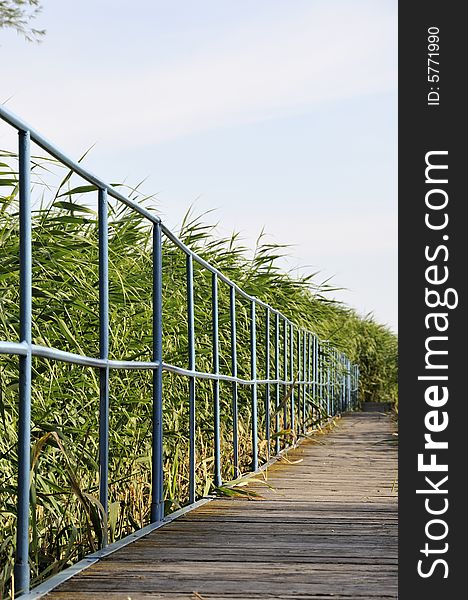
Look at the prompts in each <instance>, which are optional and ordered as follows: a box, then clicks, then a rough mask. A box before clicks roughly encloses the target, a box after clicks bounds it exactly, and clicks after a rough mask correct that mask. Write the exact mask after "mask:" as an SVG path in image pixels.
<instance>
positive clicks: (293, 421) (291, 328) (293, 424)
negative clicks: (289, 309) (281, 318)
mask: <svg viewBox="0 0 468 600" xmlns="http://www.w3.org/2000/svg"><path fill="white" fill-rule="evenodd" d="M289 361H290V371H291V382H292V383H291V386H292V387H291V430H292V431H293V432H295V431H296V414H295V397H294V379H295V377H294V375H295V374H294V326H293V324H292V323H291V324H290V325H289Z"/></svg>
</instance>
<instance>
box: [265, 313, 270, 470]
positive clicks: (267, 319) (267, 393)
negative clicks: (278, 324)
mask: <svg viewBox="0 0 468 600" xmlns="http://www.w3.org/2000/svg"><path fill="white" fill-rule="evenodd" d="M265 379H266V380H267V383H266V385H265V433H266V442H267V460H269V458H270V383H269V380H270V309H269V308H266V310H265Z"/></svg>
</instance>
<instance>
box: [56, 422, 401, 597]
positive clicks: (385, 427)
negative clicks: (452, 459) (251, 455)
mask: <svg viewBox="0 0 468 600" xmlns="http://www.w3.org/2000/svg"><path fill="white" fill-rule="evenodd" d="M392 431H393V425H392V422H391V419H390V417H388V416H384V415H380V414H375V413H355V414H353V415H349V416H345V417H344V418H343V419H342V420H341V422H340V425H339V427H338V428H336V429H335V430H334V432H333V433H331V434H329V435H326V436H318V437H317V438H316V439H317V440H318V441H319V442H320V443H311V442H306V443H303V444H302V445H301V446H300V447H299V448H297V449H296V450H294V451H293V452H290V453H289V455H288V457H289V459H290V460H294V461H298V460H299V459H302V461H301V462H297V463H295V464H287V463H286V462H281V463H279V464H276V465H275V466H273V467H271V468H270V469H269V473H268V480H269V483H270V484H271V485H272V486H273V487H274V488H275V491H273V490H269V489H267V488H265V487H259V488H258V491H260V492H261V493H262V495H263V497H264V498H265V500H264V501H249V500H244V499H242V500H240V499H220V500H215V501H212V502H210V503H208V504H205V505H204V506H202V507H200V508H198V509H196V510H195V511H193V512H191V513H189V514H187V515H186V516H184V517H182V518H180V519H178V520H176V521H174V522H172V523H170V524H168V525H167V526H165V527H163V528H162V529H160V530H159V531H155V532H153V533H151V534H149V535H148V536H147V537H145V538H142V539H141V540H139V541H137V542H135V543H133V544H130V545H129V546H127V547H125V548H123V549H121V550H119V551H117V552H115V553H114V554H112V555H110V556H109V557H107V558H105V559H103V560H101V561H100V562H98V563H96V564H95V565H93V566H91V567H89V568H88V569H86V570H85V571H83V572H82V573H81V574H80V575H78V576H76V577H74V578H73V579H71V580H69V581H67V582H65V583H64V584H63V585H62V586H60V587H59V588H57V589H56V590H55V591H53V592H51V593H50V594H49V595H48V596H47V597H46V598H48V599H49V600H98V599H99V600H100V599H103V600H128V599H129V598H131V600H143V599H145V600H149V599H156V598H167V599H169V600H179V599H180V600H182V599H185V600H188V599H191V600H200V599H203V600H220V599H221V598H231V599H233V600H234V599H236V600H241V599H242V600H249V599H250V598H252V599H258V600H264V599H266V598H282V599H290V600H293V599H295V600H298V599H302V600H305V599H308V600H313V599H319V598H320V599H322V600H323V599H324V598H327V597H332V598H333V599H334V600H340V599H344V598H346V599H348V600H349V599H351V598H356V599H359V600H370V599H371V598H372V599H375V598H379V599H383V598H396V597H397V497H396V492H395V491H394V490H393V489H392V488H393V487H394V484H395V477H396V471H397V451H396V446H395V444H394V440H395V438H394V437H392ZM395 485H396V484H395ZM256 489H257V488H256Z"/></svg>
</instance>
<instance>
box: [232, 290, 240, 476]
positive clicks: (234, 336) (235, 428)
mask: <svg viewBox="0 0 468 600" xmlns="http://www.w3.org/2000/svg"><path fill="white" fill-rule="evenodd" d="M229 313H230V320H231V372H232V376H233V377H237V328H236V289H235V288H234V287H233V286H231V287H230V288H229ZM238 419H239V410H238V403H237V382H236V381H234V382H233V383H232V446H233V466H234V478H236V477H238V476H239V475H240V471H239V429H238Z"/></svg>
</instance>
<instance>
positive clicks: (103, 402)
mask: <svg viewBox="0 0 468 600" xmlns="http://www.w3.org/2000/svg"><path fill="white" fill-rule="evenodd" d="M98 220H99V357H100V358H101V359H103V360H108V358H109V228H108V222H107V221H108V218H107V190H106V189H99V191H98ZM108 489H109V367H108V366H106V367H101V368H100V369H99V500H100V502H101V504H102V506H103V508H104V512H105V513H106V514H107V505H108V496H109V491H108ZM106 543H107V531H106V533H105V536H104V545H106Z"/></svg>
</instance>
